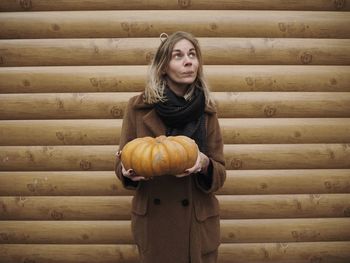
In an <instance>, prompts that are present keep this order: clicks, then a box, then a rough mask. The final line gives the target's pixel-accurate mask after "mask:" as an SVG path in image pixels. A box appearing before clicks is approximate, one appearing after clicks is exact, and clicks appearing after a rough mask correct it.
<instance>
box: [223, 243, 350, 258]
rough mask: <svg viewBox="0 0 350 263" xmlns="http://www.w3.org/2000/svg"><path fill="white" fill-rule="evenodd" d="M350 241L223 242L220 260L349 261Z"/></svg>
mask: <svg viewBox="0 0 350 263" xmlns="http://www.w3.org/2000/svg"><path fill="white" fill-rule="evenodd" d="M349 258H350V242H347V241H345V242H294V243H258V244H222V245H221V246H220V249H219V259H218V262H219V263H267V262H269V263H270V262H273V263H290V262H293V263H310V262H327V263H328V262H329V263H347V262H348V261H349Z"/></svg>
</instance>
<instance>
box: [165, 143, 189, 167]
mask: <svg viewBox="0 0 350 263" xmlns="http://www.w3.org/2000/svg"><path fill="white" fill-rule="evenodd" d="M167 145H169V146H168V147H167V149H168V151H170V149H171V150H172V151H171V153H170V156H171V158H170V162H171V164H170V167H171V170H172V171H174V173H175V174H180V173H183V172H184V171H185V169H186V164H187V153H186V149H185V147H184V146H183V145H182V144H181V143H179V142H177V141H175V140H172V139H171V138H169V137H168V140H167ZM169 147H171V148H169Z"/></svg>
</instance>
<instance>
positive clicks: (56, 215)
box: [51, 210, 63, 220]
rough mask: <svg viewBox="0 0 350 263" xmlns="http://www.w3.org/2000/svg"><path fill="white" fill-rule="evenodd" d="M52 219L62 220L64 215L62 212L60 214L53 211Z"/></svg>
mask: <svg viewBox="0 0 350 263" xmlns="http://www.w3.org/2000/svg"><path fill="white" fill-rule="evenodd" d="M51 218H52V219H54V220H61V219H63V213H62V212H58V211H56V210H53V211H52V212H51Z"/></svg>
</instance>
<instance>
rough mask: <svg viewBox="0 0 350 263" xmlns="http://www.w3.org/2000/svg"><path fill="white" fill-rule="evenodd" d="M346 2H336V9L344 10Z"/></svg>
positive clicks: (341, 0) (336, 0)
mask: <svg viewBox="0 0 350 263" xmlns="http://www.w3.org/2000/svg"><path fill="white" fill-rule="evenodd" d="M345 4H346V0H334V7H335V9H337V10H340V9H343V8H344V7H345Z"/></svg>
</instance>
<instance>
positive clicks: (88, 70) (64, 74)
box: [0, 65, 350, 93]
mask: <svg viewBox="0 0 350 263" xmlns="http://www.w3.org/2000/svg"><path fill="white" fill-rule="evenodd" d="M204 73H205V75H206V77H207V80H208V82H209V84H210V88H211V90H212V91H216V92H220V91H221V92H222V91H225V92H237V91H238V92H239V91H309V92H310V91H312V92H314V91H332V92H341V91H350V85H348V83H349V82H350V67H348V66H276V65H271V66H265V65H262V66H254V65H248V66H247V65H240V66H236V65H233V66H220V65H216V66H215V65H208V66H204ZM146 76H147V66H84V67H79V66H76V67H74V66H73V67H70V66H64V67H55V66H53V67H8V68H6V67H2V68H1V67H0V93H49V92H141V91H143V90H144V88H145V82H146Z"/></svg>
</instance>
